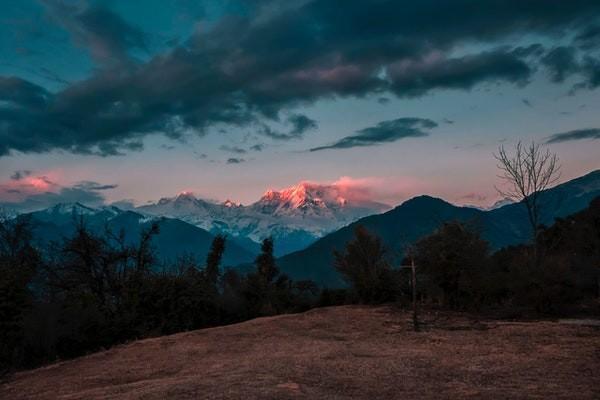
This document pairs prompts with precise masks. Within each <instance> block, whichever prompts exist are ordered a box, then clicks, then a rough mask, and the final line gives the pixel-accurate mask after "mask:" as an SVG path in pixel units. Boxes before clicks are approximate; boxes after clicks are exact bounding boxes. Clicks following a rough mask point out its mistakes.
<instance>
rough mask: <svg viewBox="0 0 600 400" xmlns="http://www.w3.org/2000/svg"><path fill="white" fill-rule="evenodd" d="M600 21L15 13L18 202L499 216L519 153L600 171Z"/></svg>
mask: <svg viewBox="0 0 600 400" xmlns="http://www.w3.org/2000/svg"><path fill="white" fill-rule="evenodd" d="M157 11H158V12H157ZM448 14H450V15H454V16H455V19H456V18H457V21H454V20H450V19H449V18H448V17H447V15H448ZM391 16H394V17H393V18H392V17H391ZM342 17H343V18H342ZM375 20H376V21H377V24H376V25H373V21H375ZM599 20H600V7H598V6H597V5H596V4H594V2H589V1H583V0H582V1H573V2H569V3H568V4H565V3H564V2H561V1H554V2H550V3H545V4H544V5H543V6H542V5H537V4H535V3H531V4H529V3H527V4H526V5H523V6H518V5H517V4H516V3H515V4H501V5H494V4H491V5H490V7H481V8H476V7H473V6H472V5H470V3H469V2H462V1H459V2H455V3H453V4H451V5H450V4H448V5H440V4H436V5H434V6H432V5H429V4H427V3H419V4H416V3H412V2H408V1H407V2H385V1H384V2H380V3H378V4H377V5H370V6H369V7H368V8H367V7H365V6H364V5H362V4H360V3H347V4H346V5H345V8H343V9H338V8H337V7H335V5H333V4H330V2H328V1H321V0H319V1H306V0H298V1H290V2H285V3H278V2H275V1H265V2H259V3H256V4H249V3H248V2H245V1H235V0H234V1H230V2H225V3H214V2H210V1H200V2H197V3H193V4H192V3H190V2H176V3H173V4H164V3H163V2H159V1H152V2H145V3H144V4H134V3H129V2H101V1H89V2H84V3H75V2H71V1H60V0H45V1H33V0H31V1H23V2H19V3H18V4H17V3H14V4H8V5H5V17H4V20H3V24H2V25H1V26H0V34H1V35H0V37H2V38H3V39H0V49H1V50H2V52H1V53H0V54H2V56H0V122H3V125H2V127H1V130H0V206H3V207H8V206H13V207H19V204H28V202H32V201H35V202H38V203H40V204H44V205H47V206H51V205H52V204H57V203H61V202H75V201H79V202H81V203H82V204H86V205H90V206H95V205H104V204H121V205H126V204H129V205H130V206H131V205H135V206H143V205H145V204H149V203H151V202H155V201H158V200H159V199H160V198H169V197H173V196H175V195H176V194H177V193H181V192H192V193H194V195H195V196H197V197H198V198H202V199H208V200H211V201H216V202H224V201H226V200H231V201H233V202H236V203H242V204H251V203H252V202H254V201H257V200H258V199H259V198H260V197H261V195H262V194H264V193H265V192H267V191H268V190H271V189H272V190H282V189H284V188H288V187H291V186H294V185H297V184H298V183H300V182H312V183H314V184H317V185H324V186H336V187H338V188H343V190H344V191H346V193H347V194H348V196H363V197H365V196H366V197H368V199H369V200H372V201H376V202H381V203H384V204H387V205H390V206H392V207H393V206H394V205H397V204H400V203H402V202H403V201H406V200H407V199H409V198H412V197H414V196H417V195H421V194H426V195H431V196H435V197H439V198H442V199H445V200H446V201H448V202H451V203H453V204H457V205H469V206H475V207H489V206H491V205H492V204H494V203H495V202H496V201H498V200H501V196H500V195H499V194H498V193H497V192H496V190H495V186H496V185H498V184H499V183H500V181H499V180H498V179H497V177H496V175H497V174H498V171H497V169H496V160H495V159H494V157H493V153H494V152H497V150H498V147H499V146H501V145H503V146H506V147H507V148H510V147H511V146H512V145H514V144H515V143H516V142H517V141H519V140H523V141H524V142H529V141H532V140H534V141H536V142H538V143H543V144H545V145H546V146H548V147H549V149H550V150H551V151H552V152H555V153H556V154H557V155H558V156H559V158H560V162H561V165H562V177H561V182H564V181H567V180H570V179H574V178H576V177H579V176H582V175H585V174H586V173H589V172H591V171H594V170H597V169H600V159H599V158H598V156H597V154H598V151H599V150H600V146H599V144H600V141H599V139H600V121H599V120H598V117H597V114H596V112H595V107H594V106H593V104H600V91H599V90H598V86H600V80H599V79H598V71H599V70H600V68H599V67H598V66H599V65H600V45H599V44H598V43H600V38H599V36H598V30H597V27H598V23H599V22H598V21H599ZM344 21H345V22H344ZM482 21H485V23H482ZM373 26H376V27H373Z"/></svg>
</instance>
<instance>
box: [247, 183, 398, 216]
mask: <svg viewBox="0 0 600 400" xmlns="http://www.w3.org/2000/svg"><path fill="white" fill-rule="evenodd" d="M253 207H254V208H255V209H257V210H259V211H260V212H262V213H268V214H275V215H278V214H290V213H292V214H302V215H310V214H312V215H315V216H327V215H329V214H331V213H340V212H343V210H344V209H353V208H366V209H370V210H371V211H372V212H379V211H382V210H384V209H385V208H387V206H385V205H384V204H379V203H374V202H371V201H364V200H363V201H360V200H357V199H351V200H350V199H347V198H346V197H345V196H344V195H343V193H342V191H341V190H340V188H339V187H337V186H336V185H322V184H317V183H312V182H300V183H299V184H298V185H295V186H292V187H289V188H286V189H282V190H279V191H277V190H268V191H267V192H265V194H264V195H263V196H262V197H261V199H260V200H259V201H258V202H256V203H254V205H253Z"/></svg>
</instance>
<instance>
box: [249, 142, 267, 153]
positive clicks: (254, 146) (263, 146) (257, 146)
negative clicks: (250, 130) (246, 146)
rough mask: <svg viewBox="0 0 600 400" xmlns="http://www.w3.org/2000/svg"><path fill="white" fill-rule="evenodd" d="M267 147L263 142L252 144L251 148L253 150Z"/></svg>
mask: <svg viewBox="0 0 600 400" xmlns="http://www.w3.org/2000/svg"><path fill="white" fill-rule="evenodd" d="M264 149H265V145H264V144H262V143H257V144H255V145H252V146H250V150H253V151H263V150H264Z"/></svg>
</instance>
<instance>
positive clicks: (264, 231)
mask: <svg viewBox="0 0 600 400" xmlns="http://www.w3.org/2000/svg"><path fill="white" fill-rule="evenodd" d="M388 209H390V206H388V205H386V204H382V203H378V202H374V201H370V200H364V199H356V198H355V197H353V196H345V193H344V192H343V190H342V189H341V188H340V187H338V186H336V185H322V184H316V183H311V182H300V183H299V184H298V185H296V186H292V187H289V188H287V189H283V190H280V191H277V190H269V191H267V192H266V193H265V194H264V195H263V196H262V197H261V198H260V199H259V200H258V201H257V202H255V203H252V204H250V205H248V206H244V205H241V204H237V203H234V202H232V201H230V200H227V201H225V202H223V203H215V202H210V201H207V200H203V199H198V198H196V197H195V196H194V195H193V194H191V193H189V192H182V193H180V194H179V195H177V196H175V197H171V198H162V199H160V200H159V201H158V202H157V203H154V204H149V205H144V206H141V207H138V208H137V209H136V210H135V211H137V212H139V213H141V214H144V215H148V216H163V217H170V218H177V219H180V220H182V221H185V222H187V223H189V224H192V225H195V226H197V227H199V228H202V229H204V230H206V231H209V232H211V233H213V234H217V233H221V234H227V235H228V236H230V237H232V238H234V239H235V240H236V241H237V242H238V243H239V244H240V245H242V246H244V247H245V248H246V249H247V250H249V251H251V252H257V251H258V249H259V245H260V242H261V241H262V240H263V239H264V238H266V237H269V236H271V237H273V239H274V240H275V243H276V247H275V254H276V255H277V256H281V255H284V254H287V253H291V252H293V251H297V250H300V249H303V248H305V247H306V246H308V245H310V244H311V243H313V242H314V241H315V240H317V239H318V238H320V237H322V236H324V235H325V234H327V233H330V232H333V231H335V230H336V229H339V228H341V227H342V226H345V225H347V224H349V223H351V222H353V221H356V220H357V219H359V218H361V217H364V216H367V215H372V214H377V213H380V212H382V211H385V210H388Z"/></svg>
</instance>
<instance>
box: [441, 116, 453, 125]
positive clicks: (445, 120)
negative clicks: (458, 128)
mask: <svg viewBox="0 0 600 400" xmlns="http://www.w3.org/2000/svg"><path fill="white" fill-rule="evenodd" d="M443 121H444V122H445V123H446V124H448V125H452V124H454V121H453V120H451V119H448V118H444V119H443Z"/></svg>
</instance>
